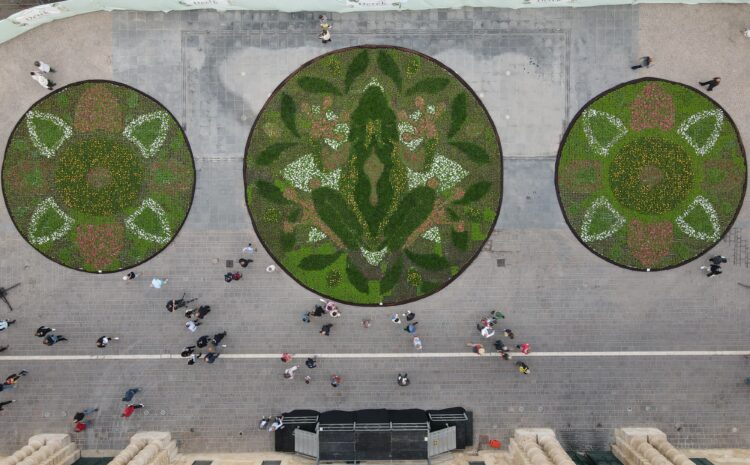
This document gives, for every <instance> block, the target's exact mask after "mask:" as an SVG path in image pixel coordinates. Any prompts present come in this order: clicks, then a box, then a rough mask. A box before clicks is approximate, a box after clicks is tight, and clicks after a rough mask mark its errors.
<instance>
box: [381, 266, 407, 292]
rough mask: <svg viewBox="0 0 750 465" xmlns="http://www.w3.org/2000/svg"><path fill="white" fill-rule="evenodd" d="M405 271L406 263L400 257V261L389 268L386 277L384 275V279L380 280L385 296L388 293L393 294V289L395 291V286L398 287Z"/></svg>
mask: <svg viewBox="0 0 750 465" xmlns="http://www.w3.org/2000/svg"><path fill="white" fill-rule="evenodd" d="M403 269H404V261H403V259H402V258H401V257H398V260H397V261H396V263H394V264H393V265H391V266H389V267H388V269H387V270H386V271H385V275H383V279H381V280H380V292H381V293H383V294H387V293H388V292H391V289H393V286H395V285H396V283H397V282H398V280H399V278H400V277H401V272H402V271H403Z"/></svg>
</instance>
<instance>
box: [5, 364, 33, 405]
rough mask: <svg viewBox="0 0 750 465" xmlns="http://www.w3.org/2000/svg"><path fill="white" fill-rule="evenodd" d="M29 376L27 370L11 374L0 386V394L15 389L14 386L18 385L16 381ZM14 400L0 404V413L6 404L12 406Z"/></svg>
mask: <svg viewBox="0 0 750 465" xmlns="http://www.w3.org/2000/svg"><path fill="white" fill-rule="evenodd" d="M27 374H29V372H28V371H27V370H21V371H19V372H18V373H13V374H11V375H9V376H8V377H6V378H5V382H4V383H3V384H0V392H3V391H10V390H12V389H15V388H16V385H17V384H18V381H19V380H20V379H21V378H22V377H23V376H26V375H27ZM15 401H16V400H15V399H11V400H5V401H2V402H0V411H2V410H3V407H5V406H6V405H8V404H12V403H13V402H15Z"/></svg>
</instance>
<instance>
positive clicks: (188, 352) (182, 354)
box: [180, 346, 195, 357]
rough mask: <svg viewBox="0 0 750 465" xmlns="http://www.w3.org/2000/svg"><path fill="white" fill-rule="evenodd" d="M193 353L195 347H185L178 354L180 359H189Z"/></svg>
mask: <svg viewBox="0 0 750 465" xmlns="http://www.w3.org/2000/svg"><path fill="white" fill-rule="evenodd" d="M193 352H195V346H187V347H185V348H184V349H182V352H180V357H190V356H191V355H192V354H193Z"/></svg>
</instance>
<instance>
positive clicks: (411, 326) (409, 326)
mask: <svg viewBox="0 0 750 465" xmlns="http://www.w3.org/2000/svg"><path fill="white" fill-rule="evenodd" d="M401 317H404V319H405V320H406V325H405V326H404V328H403V329H404V331H405V332H407V333H409V334H410V335H411V343H412V345H413V346H414V348H415V349H416V350H422V339H421V338H420V337H419V336H417V325H418V324H419V322H418V321H413V320H414V318H416V317H417V315H416V313H414V312H412V311H411V310H407V311H406V313H402V314H401V315H400V316H399V314H398V313H394V314H392V315H391V322H392V323H395V324H397V325H399V326H400V325H401V323H402V321H401ZM363 323H364V322H363Z"/></svg>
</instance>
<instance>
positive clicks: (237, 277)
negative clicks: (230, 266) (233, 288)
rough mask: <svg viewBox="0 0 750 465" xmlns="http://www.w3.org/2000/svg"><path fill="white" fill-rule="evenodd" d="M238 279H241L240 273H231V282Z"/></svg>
mask: <svg viewBox="0 0 750 465" xmlns="http://www.w3.org/2000/svg"><path fill="white" fill-rule="evenodd" d="M240 279H242V273H240V272H239V271H235V272H234V273H232V280H234V281H239V280H240Z"/></svg>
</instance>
